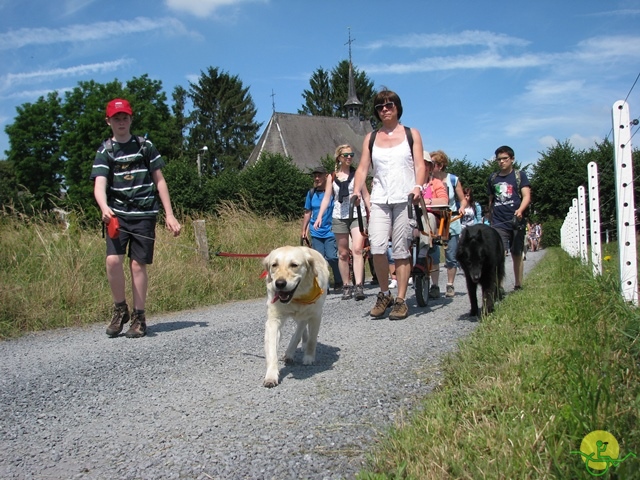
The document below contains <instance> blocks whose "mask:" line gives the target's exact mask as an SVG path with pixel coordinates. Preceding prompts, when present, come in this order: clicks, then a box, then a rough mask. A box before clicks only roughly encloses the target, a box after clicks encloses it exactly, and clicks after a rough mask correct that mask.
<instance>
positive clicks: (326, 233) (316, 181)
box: [300, 166, 342, 293]
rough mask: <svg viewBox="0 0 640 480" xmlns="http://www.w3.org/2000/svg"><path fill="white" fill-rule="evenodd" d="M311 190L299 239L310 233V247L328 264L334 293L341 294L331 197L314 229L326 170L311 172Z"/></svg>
mask: <svg viewBox="0 0 640 480" xmlns="http://www.w3.org/2000/svg"><path fill="white" fill-rule="evenodd" d="M311 175H313V188H312V189H311V190H309V192H308V193H307V198H306V199H305V202H304V217H303V218H302V234H301V235H300V237H301V238H302V239H303V240H304V239H307V240H308V238H309V237H308V234H307V231H308V230H309V229H310V233H311V247H312V248H313V249H314V250H317V251H318V252H320V253H321V254H322V255H323V256H324V258H325V259H326V260H327V262H329V266H330V267H331V271H332V272H333V278H334V284H333V288H334V292H335V293H341V292H342V277H341V276H340V270H339V269H338V247H337V245H336V237H335V236H334V235H333V232H332V231H331V219H332V215H333V196H332V197H331V202H330V203H329V207H328V208H327V209H326V210H325V211H324V215H323V216H322V226H321V227H320V228H317V229H316V228H315V227H314V223H315V222H316V219H317V218H318V213H319V212H320V204H321V203H322V199H323V198H324V190H325V185H326V182H327V177H328V175H327V169H326V168H324V167H322V166H320V167H316V168H315V169H314V170H313V171H312V172H311Z"/></svg>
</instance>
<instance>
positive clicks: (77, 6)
mask: <svg viewBox="0 0 640 480" xmlns="http://www.w3.org/2000/svg"><path fill="white" fill-rule="evenodd" d="M95 1H96V0H65V2H64V4H63V7H62V16H63V17H68V16H69V15H73V14H75V13H77V12H79V11H80V10H82V9H84V8H86V7H88V6H89V5H91V4H92V3H95Z"/></svg>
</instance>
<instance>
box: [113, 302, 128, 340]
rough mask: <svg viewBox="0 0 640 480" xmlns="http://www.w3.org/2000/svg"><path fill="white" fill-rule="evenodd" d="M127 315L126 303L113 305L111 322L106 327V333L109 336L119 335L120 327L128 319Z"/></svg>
mask: <svg viewBox="0 0 640 480" xmlns="http://www.w3.org/2000/svg"><path fill="white" fill-rule="evenodd" d="M129 317H130V316H129V307H128V306H127V304H126V303H125V304H124V305H123V306H121V307H119V306H117V305H114V306H113V315H112V316H111V323H109V326H108V327H107V335H108V336H110V337H111V338H113V337H117V336H118V335H120V332H121V331H122V327H123V326H124V324H125V323H127V322H128V321H129Z"/></svg>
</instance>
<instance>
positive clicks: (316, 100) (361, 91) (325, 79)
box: [298, 60, 375, 118]
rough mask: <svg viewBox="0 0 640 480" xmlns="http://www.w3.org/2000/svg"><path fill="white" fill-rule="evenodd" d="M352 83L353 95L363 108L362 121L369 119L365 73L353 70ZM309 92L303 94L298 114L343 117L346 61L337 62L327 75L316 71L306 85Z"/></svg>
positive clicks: (346, 95) (371, 93)
mask: <svg viewBox="0 0 640 480" xmlns="http://www.w3.org/2000/svg"><path fill="white" fill-rule="evenodd" d="M353 80H354V85H355V89H356V95H357V96H358V99H359V100H360V101H361V102H362V104H363V109H362V115H363V117H364V118H373V104H372V103H373V97H374V96H375V92H374V90H373V82H372V81H371V80H369V78H368V77H367V75H366V73H365V72H363V71H358V69H357V68H355V67H354V68H353ZM309 83H310V87H311V88H310V90H304V92H303V93H302V98H303V99H304V104H303V105H302V108H301V109H299V110H298V113H300V114H305V115H322V116H325V117H345V116H346V114H347V112H346V110H345V108H344V104H345V103H346V101H347V100H348V98H349V61H348V60H343V61H341V62H340V63H339V64H338V65H337V66H336V67H335V68H334V69H333V70H331V74H329V72H327V71H326V70H324V69H323V68H322V67H320V68H318V69H317V70H316V71H315V72H314V73H313V74H312V75H311V79H310V81H309Z"/></svg>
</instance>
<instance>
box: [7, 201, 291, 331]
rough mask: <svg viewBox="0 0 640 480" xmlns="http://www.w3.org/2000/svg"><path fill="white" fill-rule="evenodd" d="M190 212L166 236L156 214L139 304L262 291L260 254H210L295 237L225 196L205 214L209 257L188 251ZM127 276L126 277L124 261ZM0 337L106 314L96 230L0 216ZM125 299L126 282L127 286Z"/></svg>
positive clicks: (179, 306) (179, 303)
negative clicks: (145, 290) (178, 229)
mask: <svg viewBox="0 0 640 480" xmlns="http://www.w3.org/2000/svg"><path fill="white" fill-rule="evenodd" d="M191 220H192V219H186V220H185V221H184V229H183V232H182V234H181V235H180V236H179V237H176V238H174V237H173V236H172V235H171V234H170V233H169V232H167V231H166V230H165V229H164V227H163V224H162V222H159V224H158V227H157V229H156V233H157V241H156V250H155V256H154V263H153V264H152V265H150V266H149V294H148V303H147V312H148V314H150V315H153V314H154V313H159V312H168V311H176V310H184V309H189V308H195V307H201V306H206V305H213V304H218V303H222V302H228V301H234V300H243V299H247V298H257V297H260V296H262V295H264V281H263V280H261V279H260V274H261V272H262V265H261V259H260V258H227V257H220V256H216V255H215V252H216V251H218V250H221V251H225V252H233V253H252V254H253V253H268V252H269V251H270V250H271V249H273V248H275V247H277V246H281V245H285V244H289V245H295V244H297V243H298V241H299V240H298V238H299V222H285V221H282V220H280V219H277V218H275V217H273V218H266V219H265V218H264V217H258V216H257V215H255V214H253V213H250V212H249V211H248V210H247V209H244V208H241V207H238V206H235V205H233V204H225V205H223V206H222V207H221V208H220V210H219V212H218V215H216V216H215V217H214V216H210V217H207V218H205V223H206V227H207V239H208V242H209V246H210V250H211V254H212V255H211V258H210V260H209V261H208V262H206V261H204V260H203V259H202V258H201V257H200V256H199V255H198V254H197V252H196V245H195V238H194V231H193V226H192V225H193V223H192V221H191ZM125 271H127V281H128V284H129V276H128V269H125ZM0 272H1V273H0V338H8V337H13V336H16V335H20V334H21V333H24V332H30V331H37V330H45V329H50V328H57V327H66V326H77V325H82V324H89V323H94V322H102V321H105V320H106V319H108V317H109V316H110V310H111V294H110V290H109V286H108V283H107V279H106V273H105V241H104V239H103V238H102V235H101V231H100V230H98V229H96V230H90V231H87V230H81V229H79V228H78V227H77V226H76V222H74V220H73V219H72V220H71V228H69V229H68V230H66V231H64V230H63V229H62V227H61V226H59V225H55V224H52V223H50V222H47V221H45V219H43V218H35V217H31V218H25V217H20V218H19V217H17V216H15V215H3V216H0ZM127 292H128V301H129V304H130V305H131V304H132V299H131V297H130V288H129V287H128V289H127Z"/></svg>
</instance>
